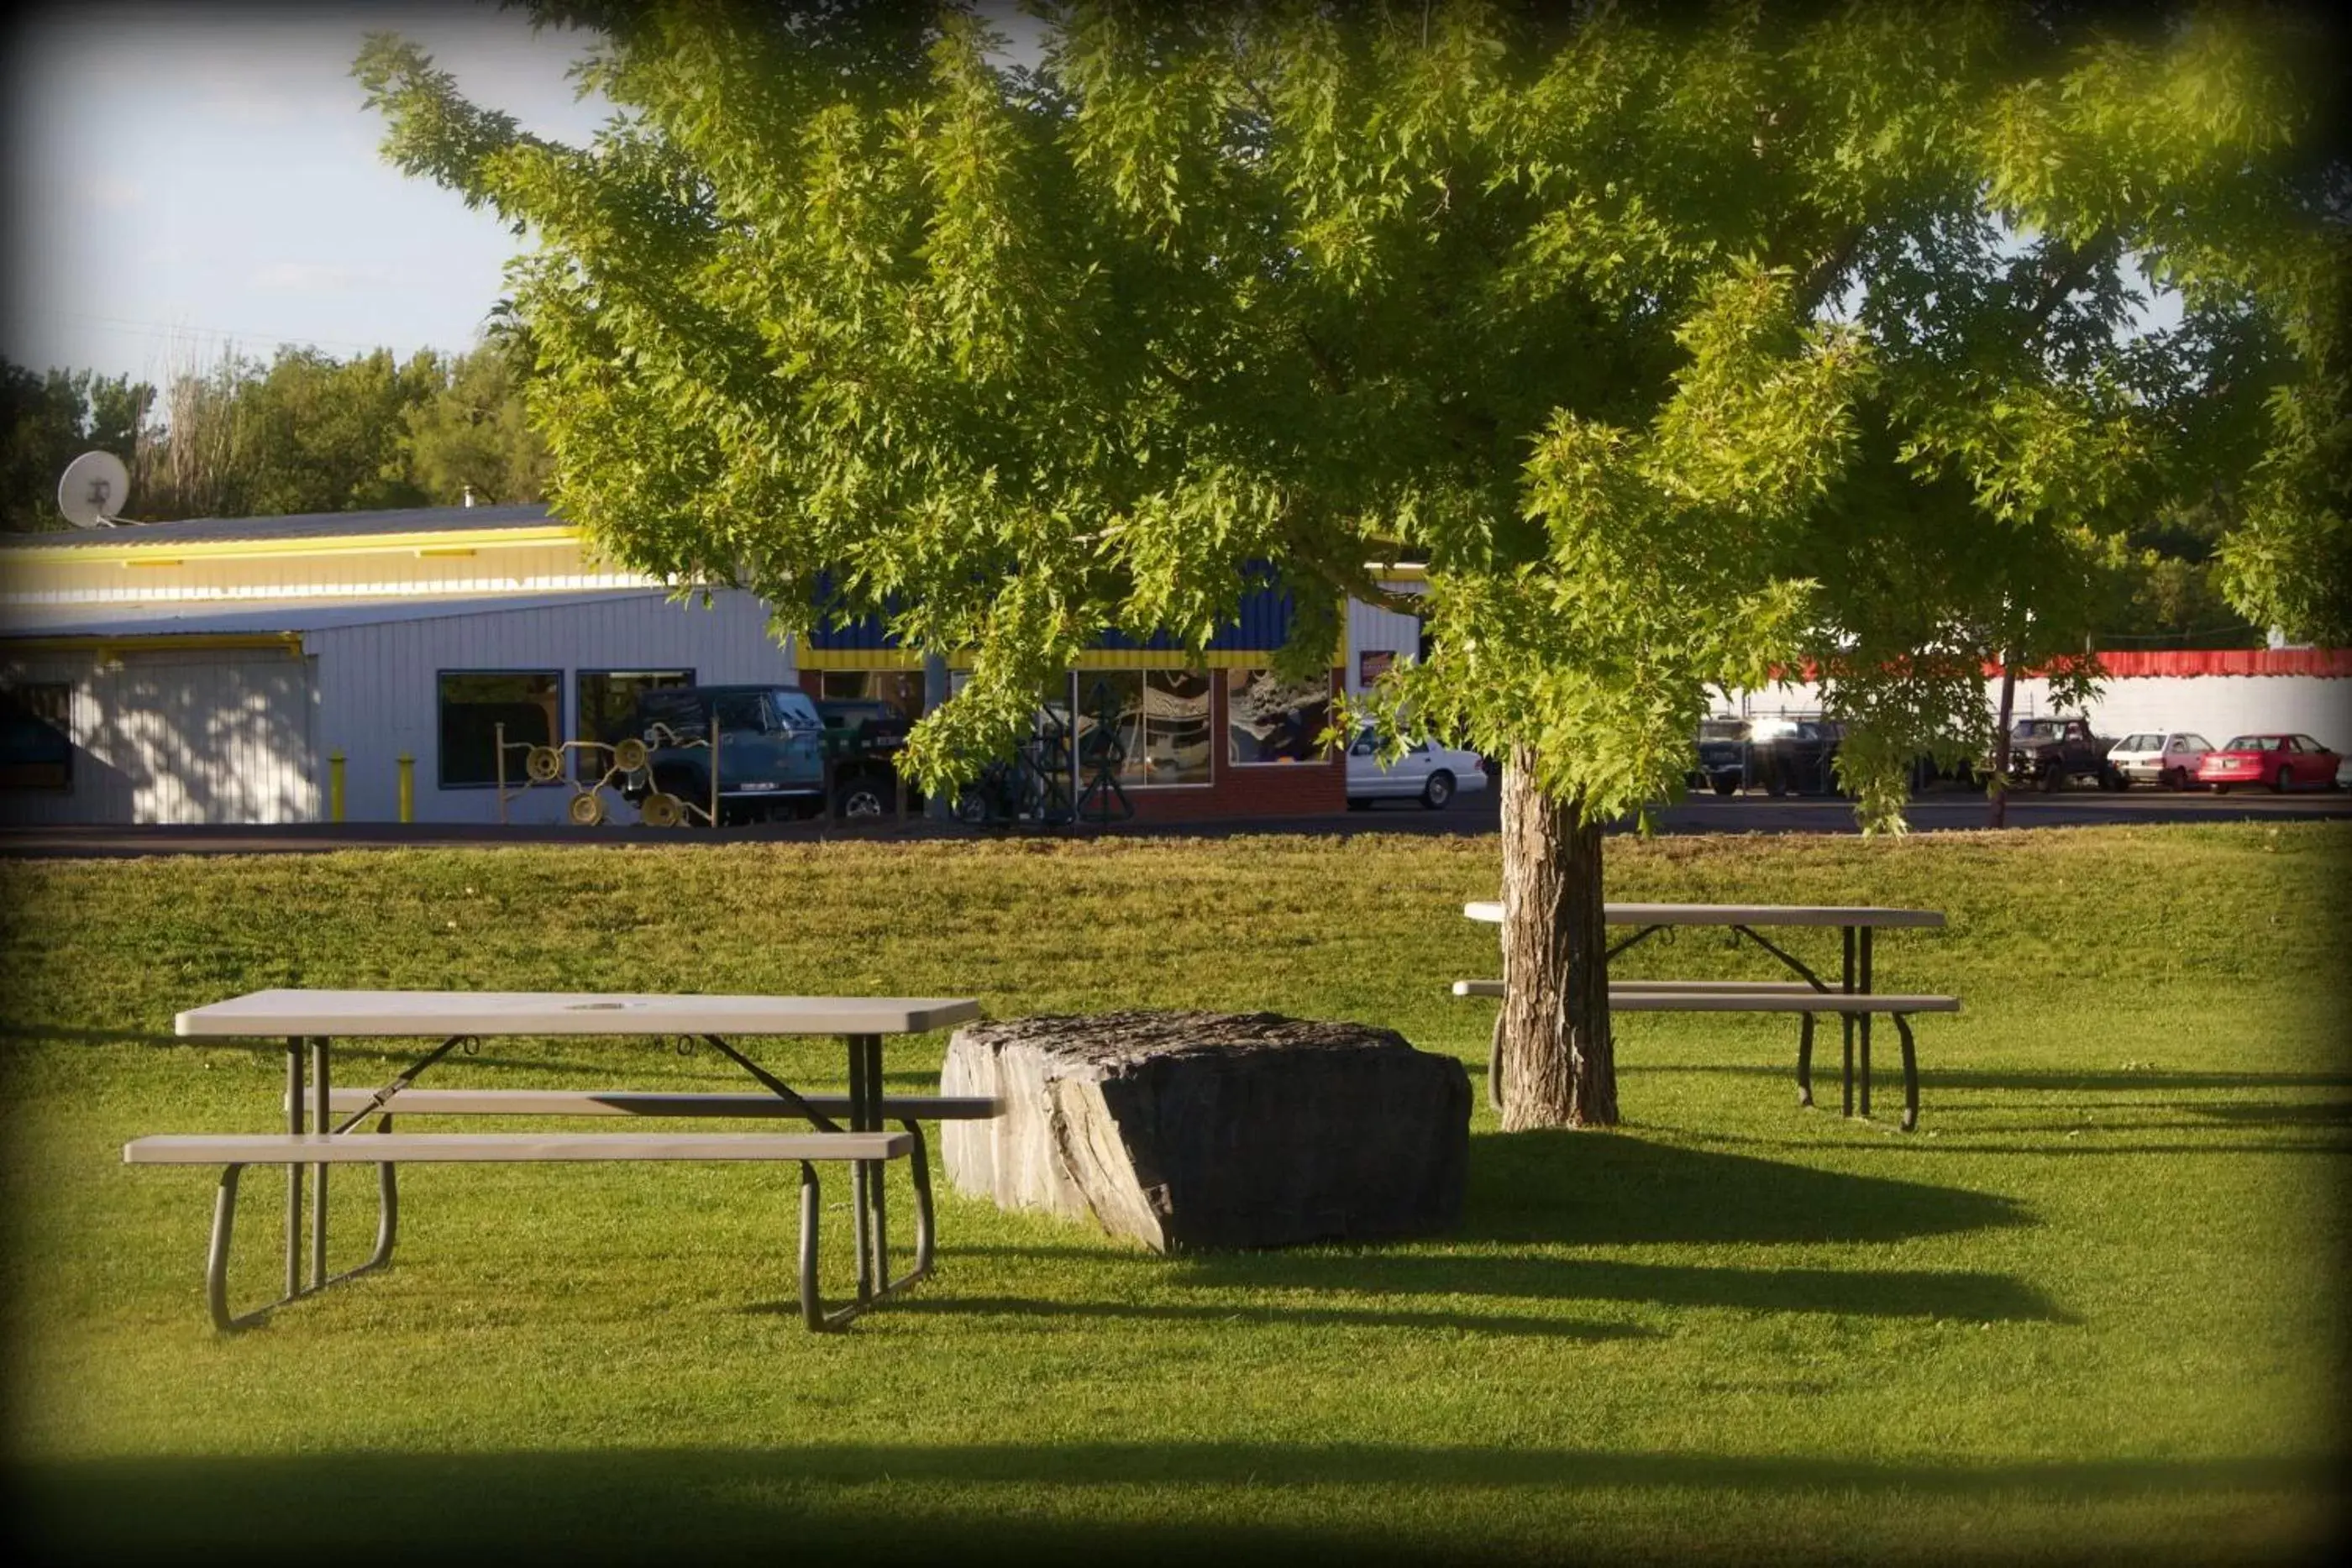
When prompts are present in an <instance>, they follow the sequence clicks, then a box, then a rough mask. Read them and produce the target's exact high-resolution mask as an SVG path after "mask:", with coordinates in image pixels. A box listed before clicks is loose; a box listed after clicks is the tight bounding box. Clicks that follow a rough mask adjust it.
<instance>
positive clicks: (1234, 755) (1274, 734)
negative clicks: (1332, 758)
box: [1225, 670, 1331, 768]
mask: <svg viewBox="0 0 2352 1568" xmlns="http://www.w3.org/2000/svg"><path fill="white" fill-rule="evenodd" d="M1330 722H1331V682H1330V680H1329V679H1328V677H1323V678H1318V679H1315V680H1307V681H1294V680H1287V679H1286V678H1284V677H1283V676H1281V675H1279V674H1276V673H1275V672H1274V671H1272V670H1228V671H1226V672H1225V759H1226V760H1227V761H1229V762H1232V763H1234V765H1235V766H1237V767H1242V768H1252V767H1255V766H1257V765H1258V764H1260V763H1267V762H1319V761H1321V760H1322V759H1323V749H1322V747H1320V746H1319V745H1318V744H1317V740H1316V737H1318V736H1320V735H1321V734H1322V733H1323V731H1324V728H1325V727H1327V726H1328V725H1329V724H1330Z"/></svg>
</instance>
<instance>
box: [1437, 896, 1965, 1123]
mask: <svg viewBox="0 0 2352 1568" xmlns="http://www.w3.org/2000/svg"><path fill="white" fill-rule="evenodd" d="M1462 913H1463V914H1464V915H1467V916H1469V917H1470V918H1471V919H1473V920H1476V921H1483V922H1485V923H1486V924H1489V925H1501V924H1502V922H1503V905H1502V904H1500V903H1499V902H1473V903H1469V904H1464V905H1463V906H1462ZM1601 917H1602V919H1603V920H1604V922H1605V923H1606V924H1608V925H1620V926H1623V925H1630V926H1633V927H1634V930H1633V933H1632V935H1630V936H1625V937H1623V938H1622V939H1620V940H1619V941H1616V942H1614V943H1612V944H1611V945H1610V946H1609V948H1608V950H1607V953H1606V956H1605V957H1606V960H1607V961H1609V962H1613V961H1614V960H1615V959H1616V958H1617V956H1619V955H1620V954H1622V953H1624V952H1625V951H1627V950H1628V949H1629V948H1632V947H1633V946H1636V945H1638V944H1640V943H1642V942H1644V941H1647V940H1648V939H1649V938H1650V937H1652V936H1656V935H1657V934H1658V933H1659V932H1661V931H1669V930H1673V929H1675V928H1677V927H1682V926H1711V927H1716V928H1720V929H1727V930H1728V931H1730V932H1731V934H1732V939H1733V941H1734V942H1735V943H1737V942H1738V941H1739V940H1741V939H1742V938H1745V939H1746V940H1748V941H1749V942H1751V943H1753V944H1755V945H1756V946H1759V947H1760V948H1762V949H1763V950H1764V951H1765V952H1767V953H1769V954H1770V955H1771V956H1773V957H1774V958H1776V959H1778V960H1779V961H1780V964H1781V965H1782V966H1783V967H1786V968H1787V969H1788V970H1789V971H1790V973H1792V974H1795V975H1797V976H1798V977H1800V978H1801V980H1802V981H1803V982H1804V983H1803V985H1802V986H1801V987H1799V986H1787V987H1776V986H1756V985H1748V984H1745V983H1741V982H1734V981H1707V980H1696V981H1694V980H1665V981H1649V982H1627V983H1625V985H1624V986H1623V987H1622V988H1621V987H1620V986H1618V985H1616V984H1614V983H1612V986H1611V988H1610V1006H1611V1007H1612V1008H1616V1009H1625V1010H1633V1011H1645V1012H1655V1011H1666V1010H1676V1011H1718V1012H1735V1011H1753V1010H1770V1011H1777V1012H1798V1013H1800V1014H1801V1016H1802V1018H1803V1019H1804V1032H1803V1037H1802V1044H1801V1046H1800V1048H1799V1056H1798V1091H1799V1095H1800V1103H1804V1104H1811V1103H1812V1090H1811V1080H1810V1077H1809V1073H1810V1068H1811V1054H1812V1015H1811V1013H1810V1012H1806V1011H1804V1007H1805V1005H1806V1003H1807V1001H1808V1000H1809V999H1813V998H1832V997H1835V998H1843V999H1842V1000H1840V1001H1838V1002H1835V1003H1827V1004H1823V1005H1822V1010H1823V1011H1835V1012H1837V1014H1838V1022H1839V1026H1840V1032H1841V1039H1842V1040H1843V1046H1844V1051H1843V1069H1844V1071H1843V1079H1844V1107H1843V1108H1844V1113H1845V1114H1847V1115H1852V1114H1853V1109H1854V1082H1855V1074H1854V1046H1855V1043H1856V1039H1857V1035H1858V1036H1859V1041H1860V1045H1861V1048H1862V1049H1861V1067H1862V1072H1861V1085H1862V1113H1863V1114H1864V1116H1867V1115H1869V1114H1870V1021H1871V1016H1872V1013H1873V1012H1874V1011H1885V1012H1887V1013H1889V1014H1891V1016H1893V1018H1894V1019H1895V1026H1896V1028H1897V1029H1898V1030H1900V1031H1901V1032H1902V1035H1903V1048H1904V1049H1903V1056H1904V1080H1905V1099H1906V1113H1905V1119H1904V1122H1905V1125H1906V1127H1907V1126H1910V1125H1911V1124H1914V1123H1916V1120H1917V1118H1918V1086H1917V1073H1916V1067H1915V1065H1914V1062H1913V1051H1912V1042H1911V1035H1910V1025H1909V1023H1908V1021H1907V1014H1908V1013H1910V1012H1957V1011H1958V1008H1959V1004H1958V1001H1957V1000H1956V999H1955V998H1949V997H1926V996H1920V997H1889V998H1881V997H1880V996H1879V993H1877V992H1876V991H1875V990H1874V988H1873V981H1874V967H1873V957H1874V954H1873V946H1874V942H1873V937H1874V935H1875V934H1876V933H1877V932H1879V931H1881V930H1885V929H1888V928H1906V927H1908V928H1913V929H1917V928H1923V927H1924V928H1940V927H1941V926H1942V925H1943V924H1944V915H1943V912H1942V911H1941V910H1935V909H1891V908H1883V907H1879V906H1876V905H1872V904H1631V903H1628V904H1602V905H1601ZM1759 927H1772V928H1788V927H1797V928H1811V929H1815V930H1829V929H1835V930H1836V931H1838V932H1839V934H1840V950H1841V951H1840V960H1841V961H1840V967H1839V971H1838V982H1837V984H1836V985H1835V986H1834V987H1832V985H1831V984H1830V983H1829V982H1828V981H1827V980H1824V979H1823V978H1822V977H1821V976H1820V975H1819V974H1817V973H1816V972H1815V971H1814V970H1813V968H1812V967H1811V966H1810V965H1808V964H1806V963H1805V962H1804V960H1803V959H1801V958H1800V957H1798V956H1796V955H1795V954H1793V953H1790V951H1789V950H1788V949H1787V948H1786V947H1784V946H1781V945H1780V943H1777V942H1775V941H1773V940H1772V939H1771V938H1769V937H1768V936H1764V935H1763V933H1762V931H1760V930H1759V929H1758V928H1759ZM1454 989H1455V992H1456V994H1457V995H1479V994H1486V995H1499V994H1500V987H1499V985H1496V986H1493V987H1492V988H1485V987H1480V986H1478V985H1477V984H1476V983H1475V982H1463V983H1460V984H1457V985H1456V987H1455V988H1454ZM1776 993H1778V994H1776ZM1882 1003H1883V1004H1884V1005H1881V1004H1882ZM1915 1003H1916V1004H1917V1005H1916V1006H1906V1004H1915ZM1499 1033H1500V1030H1499V1021H1498V1025H1497V1040H1498V1044H1499ZM1496 1061H1497V1065H1499V1051H1498V1052H1497V1057H1496ZM1489 1082H1490V1084H1491V1082H1492V1077H1491V1074H1490V1078H1489Z"/></svg>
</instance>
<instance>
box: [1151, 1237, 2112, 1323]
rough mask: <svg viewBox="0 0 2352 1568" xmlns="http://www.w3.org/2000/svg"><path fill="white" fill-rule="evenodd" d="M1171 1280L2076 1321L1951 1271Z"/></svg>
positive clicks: (1320, 1273)
mask: <svg viewBox="0 0 2352 1568" xmlns="http://www.w3.org/2000/svg"><path fill="white" fill-rule="evenodd" d="M1171 1283H1173V1284H1176V1285H1180V1286H1194V1287H1201V1288H1206V1289H1215V1290H1241V1289H1256V1290H1262V1291H1306V1290H1313V1291H1349V1292H1361V1293H1363V1294H1366V1295H1376V1296H1429V1297H1433V1298H1445V1297H1454V1298H1462V1297H1475V1298H1487V1299H1503V1300H1519V1301H1628V1302H1637V1303H1642V1304H1646V1305H1652V1306H1665V1307H1685V1308H1715V1309H1722V1310H1727V1311H1733V1312H1822V1313H1827V1314H1830V1315H1832V1316H1839V1317H1869V1318H1891V1317H1915V1318H1952V1319H1966V1320H1967V1321H1969V1322H2049V1323H2068V1322H2075V1321H2076V1320H2075V1319H2074V1317H2073V1316H2072V1315H2071V1314H2069V1313H2067V1312H2064V1311H2063V1310H2062V1309H2061V1308H2059V1307H2058V1306H2057V1305H2056V1304H2055V1303H2054V1302H2053V1301H2051V1300H2050V1299H2049V1297H2047V1296H2045V1295H2043V1294H2042V1292H2041V1291H2038V1290H2036V1289H2034V1288H2033V1287H2032V1286H2031V1285H2029V1284H2026V1283H2025V1282H2024V1281H2020V1280H2013V1279H2011V1278H2010V1277H2009V1276H2007V1275H2005V1274H1985V1273H1977V1272H1972V1271H1969V1270H1958V1269H1870V1268H1860V1269H1749V1268H1733V1267H1707V1266H1704V1265H1696V1264H1680V1263H1622V1262H1616V1261H1612V1260H1601V1259H1587V1258H1551V1257H1542V1256H1512V1255H1508V1254H1506V1255H1502V1256H1495V1255H1492V1254H1482V1253H1444V1254H1431V1253H1426V1252H1401V1251H1365V1252H1361V1253H1355V1254H1350V1255H1345V1256H1338V1257H1335V1256H1332V1255H1330V1254H1328V1253H1323V1254H1313V1253H1295V1252H1291V1253H1276V1252H1252V1253H1215V1254H1203V1255H1201V1256H1198V1257H1193V1258H1185V1259H1180V1260H1174V1268H1173V1270H1172V1276H1171ZM1412 1315H1414V1316H1421V1315H1423V1314H1419V1313H1415V1314H1412ZM1465 1321H1475V1319H1472V1320H1465Z"/></svg>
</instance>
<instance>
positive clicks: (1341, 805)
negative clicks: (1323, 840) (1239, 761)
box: [1079, 670, 1348, 822]
mask: <svg viewBox="0 0 2352 1568" xmlns="http://www.w3.org/2000/svg"><path fill="white" fill-rule="evenodd" d="M1210 673H1211V674H1212V675H1213V676H1214V677H1215V678H1214V679H1213V680H1212V681H1211V683H1210V686H1209V692H1210V697H1209V712H1210V719H1211V723H1212V725H1213V729H1214V733H1215V736H1216V744H1215V747H1214V748H1213V753H1212V756H1213V761H1212V763H1211V771H1210V777H1211V779H1213V780H1214V782H1213V783H1210V784H1207V785H1192V786H1180V787H1176V788H1172V789H1136V788H1134V787H1133V786H1129V789H1128V791H1127V798H1128V799H1129V800H1132V801H1134V802H1135V821H1139V822H1186V821H1213V820H1216V819H1218V818H1228V817H1304V816H1316V815H1319V814H1321V813H1323V812H1326V811H1344V810H1347V809H1348V763H1347V758H1345V757H1334V758H1331V759H1330V760H1329V761H1328V762H1288V763H1265V764H1260V765H1257V766H1255V767H1248V768H1236V767H1234V765H1233V764H1232V763H1231V762H1229V761H1227V760H1226V752H1225V679H1224V672H1223V670H1214V671H1212V672H1210ZM1340 690H1341V687H1340V685H1339V674H1338V672H1336V671H1335V672H1333V674H1332V677H1331V694H1332V695H1333V696H1334V697H1335V698H1336V697H1337V696H1338V695H1339V692H1340ZM1085 785H1086V780H1085V779H1084V778H1083V777H1081V778H1080V779H1079V788H1081V789H1084V788H1085Z"/></svg>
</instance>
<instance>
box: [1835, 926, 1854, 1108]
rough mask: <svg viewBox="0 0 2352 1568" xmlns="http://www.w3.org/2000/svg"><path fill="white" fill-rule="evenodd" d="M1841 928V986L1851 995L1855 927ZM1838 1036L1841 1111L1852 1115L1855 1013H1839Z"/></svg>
mask: <svg viewBox="0 0 2352 1568" xmlns="http://www.w3.org/2000/svg"><path fill="white" fill-rule="evenodd" d="M1839 930H1840V932H1841V933H1842V934H1843V937H1844V946H1845V964H1844V969H1843V975H1842V977H1841V983H1840V988H1841V989H1842V990H1843V991H1844V992H1845V994H1846V995H1847V996H1849V997H1850V996H1852V995H1853V926H1851V925H1846V926H1841V927H1840V928H1839ZM1838 1038H1839V1040H1840V1041H1841V1043H1843V1046H1844V1047H1845V1064H1844V1071H1843V1078H1844V1083H1845V1103H1844V1109H1843V1111H1842V1112H1841V1114H1843V1115H1847V1116H1851V1115H1853V1014H1852V1013H1841V1014H1839V1015H1838Z"/></svg>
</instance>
